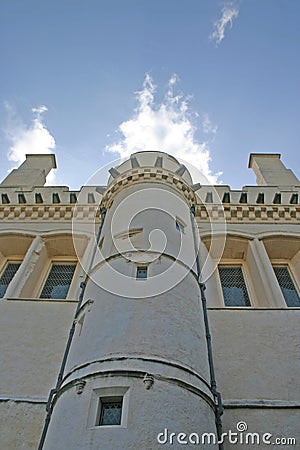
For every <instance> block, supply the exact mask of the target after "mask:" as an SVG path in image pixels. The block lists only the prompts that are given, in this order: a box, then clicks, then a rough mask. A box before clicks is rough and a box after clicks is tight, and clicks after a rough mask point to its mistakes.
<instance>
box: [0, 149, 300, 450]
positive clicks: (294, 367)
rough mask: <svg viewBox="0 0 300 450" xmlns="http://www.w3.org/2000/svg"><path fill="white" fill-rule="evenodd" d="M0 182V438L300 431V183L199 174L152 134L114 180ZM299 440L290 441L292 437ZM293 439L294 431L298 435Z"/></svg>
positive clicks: (192, 443) (30, 175)
mask: <svg viewBox="0 0 300 450" xmlns="http://www.w3.org/2000/svg"><path fill="white" fill-rule="evenodd" d="M55 167H56V159H55V156H54V155H53V154H43V155H37V154H34V155H33V154H30V155H27V157H26V160H25V162H24V163H23V164H22V165H21V166H20V167H19V168H18V169H14V170H13V171H12V172H11V173H10V174H9V175H8V176H7V177H6V178H5V180H3V181H2V183H1V184H0V297H1V300H0V322H1V326H0V333H1V381H0V384H1V388H0V411H1V421H0V427H1V448H3V449H9V450H19V449H26V450H29V449H30V450H31V449H32V450H33V449H37V448H38V449H39V450H42V449H44V450H57V449H59V450H69V449H70V450H96V449H97V450H98V449H103V450H122V449H124V450H125V449H128V450H152V449H153V450H154V449H159V448H164V447H167V448H174V449H179V448H182V447H184V446H185V447H186V448H197V446H198V448H201V449H205V450H206V449H210V448H219V449H225V450H227V449H228V450H229V449H242V448H244V447H247V448H249V446H250V447H251V446H252V448H255V449H256V448H268V446H269V445H270V444H273V445H277V446H278V448H286V447H287V446H288V445H290V446H294V448H296V445H297V444H296V443H297V442H298V445H299V442H300V435H299V416H300V414H299V407H300V399H299V392H300V389H299V326H298V320H299V312H300V297H299V296H300V229H299V224H300V205H299V195H300V182H299V180H298V179H297V177H296V176H295V174H294V173H293V172H292V171H291V170H289V169H287V168H286V167H285V165H284V164H283V163H282V161H281V157H280V155H279V154H254V153H253V154H251V155H250V158H249V167H250V168H252V169H253V170H254V172H255V174H256V177H257V185H256V186H245V187H243V188H242V190H240V191H237V190H231V189H230V187H229V186H225V185H215V186H211V185H209V184H203V183H202V182H201V184H200V183H194V182H193V180H192V178H191V175H190V172H189V170H188V169H187V167H186V166H185V165H184V164H181V163H180V162H178V161H177V160H176V159H175V158H174V157H172V156H170V155H168V154H166V153H163V152H158V151H153V152H138V153H134V154H133V155H131V157H130V158H129V159H128V160H126V161H125V162H122V163H121V164H119V165H117V166H116V167H113V168H112V169H110V177H109V179H108V183H107V185H106V186H99V185H94V186H84V187H82V188H81V189H80V191H71V190H69V188H68V187H65V186H45V181H46V176H47V175H48V173H49V172H50V170H51V169H53V168H55ZM288 448H290V447H288ZM291 448H292V447H291Z"/></svg>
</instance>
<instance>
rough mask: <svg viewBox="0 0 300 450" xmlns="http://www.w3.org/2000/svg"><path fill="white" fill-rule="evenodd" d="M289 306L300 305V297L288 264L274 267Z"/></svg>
mask: <svg viewBox="0 0 300 450" xmlns="http://www.w3.org/2000/svg"><path fill="white" fill-rule="evenodd" d="M273 269H274V272H275V275H276V278H277V280H278V283H279V286H280V289H281V292H282V294H283V296H284V299H285V301H286V304H287V306H289V307H293V306H300V298H299V295H298V292H297V290H296V287H295V285H294V283H293V280H292V277H291V275H290V273H289V270H288V268H287V267H286V266H274V267H273Z"/></svg>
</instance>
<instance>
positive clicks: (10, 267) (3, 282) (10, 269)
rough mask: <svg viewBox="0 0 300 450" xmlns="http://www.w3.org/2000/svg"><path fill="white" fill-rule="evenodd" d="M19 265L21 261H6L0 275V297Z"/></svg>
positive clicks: (2, 295)
mask: <svg viewBox="0 0 300 450" xmlns="http://www.w3.org/2000/svg"><path fill="white" fill-rule="evenodd" d="M20 265H21V263H14V262H9V263H7V265H6V267H5V269H4V271H3V273H2V275H1V277H0V298H2V297H4V294H5V292H6V289H7V288H8V285H9V283H10V282H11V280H12V279H13V277H14V276H15V274H16V272H17V270H18V268H19V267H20Z"/></svg>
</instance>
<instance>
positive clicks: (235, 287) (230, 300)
mask: <svg viewBox="0 0 300 450" xmlns="http://www.w3.org/2000/svg"><path fill="white" fill-rule="evenodd" d="M219 274H220V280H221V285H222V291H223V296H224V303H225V306H251V304H250V300H249V296H248V292H247V287H246V283H245V279H244V275H243V271H242V267H224V266H223V267H219Z"/></svg>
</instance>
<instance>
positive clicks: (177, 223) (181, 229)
mask: <svg viewBox="0 0 300 450" xmlns="http://www.w3.org/2000/svg"><path fill="white" fill-rule="evenodd" d="M175 226H176V230H177V231H179V232H180V233H184V224H183V223H182V222H181V220H180V219H178V217H176V221H175Z"/></svg>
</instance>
